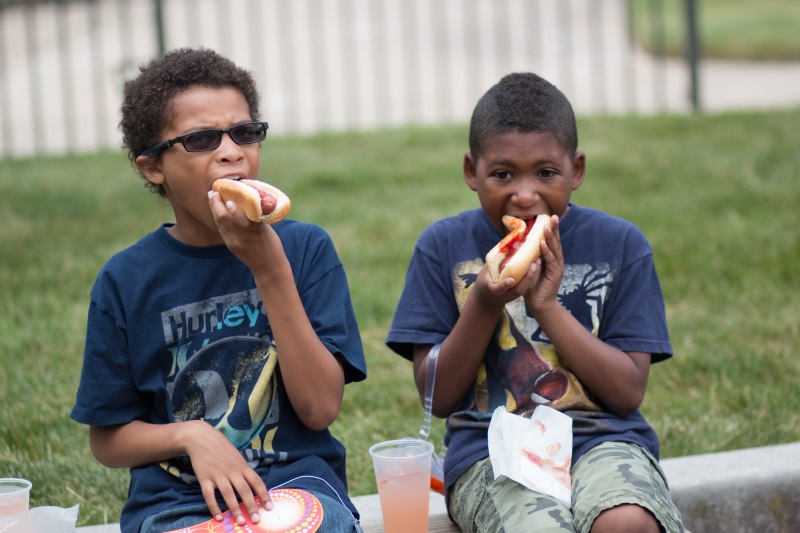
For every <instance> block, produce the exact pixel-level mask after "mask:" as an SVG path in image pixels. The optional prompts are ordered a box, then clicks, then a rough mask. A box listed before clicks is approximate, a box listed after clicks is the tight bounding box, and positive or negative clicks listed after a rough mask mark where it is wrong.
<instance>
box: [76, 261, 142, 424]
mask: <svg viewBox="0 0 800 533" xmlns="http://www.w3.org/2000/svg"><path fill="white" fill-rule="evenodd" d="M113 294H114V291H113V286H112V285H111V283H110V282H109V281H108V279H107V278H105V277H104V276H103V275H102V274H101V275H100V276H99V277H98V280H97V282H96V283H95V286H94V288H93V289H92V293H91V296H92V297H91V302H90V304H89V313H88V318H87V324H88V325H87V333H86V343H85V347H84V362H83V367H82V369H81V380H80V387H79V389H78V394H77V399H76V403H75V406H74V407H73V409H72V413H71V417H72V418H73V419H74V420H75V421H77V422H80V423H82V424H89V425H93V426H108V425H115V424H123V423H126V422H130V421H131V420H135V419H137V418H140V417H143V416H145V415H146V414H147V407H146V402H145V401H144V399H143V398H141V396H140V394H139V392H138V391H137V389H136V387H135V386H134V383H133V378H132V375H131V368H130V364H131V361H130V357H129V354H128V350H127V346H128V339H127V331H126V328H125V325H124V324H122V323H120V322H119V321H117V320H116V319H115V318H114V317H115V316H119V311H112V309H110V306H112V305H113V303H114V301H115V298H113ZM98 300H99V301H98ZM112 391H113V392H112Z"/></svg>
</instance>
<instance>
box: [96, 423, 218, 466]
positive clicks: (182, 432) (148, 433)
mask: <svg viewBox="0 0 800 533" xmlns="http://www.w3.org/2000/svg"><path fill="white" fill-rule="evenodd" d="M196 424H203V425H205V426H208V424H206V423H205V422H202V421H189V422H178V423H172V424H149V423H147V422H142V421H140V420H134V421H133V422H129V423H127V424H122V425H118V426H92V427H91V428H90V429H89V443H90V446H91V449H92V453H93V454H94V456H95V458H96V459H97V460H98V461H99V462H100V463H101V464H103V465H105V466H107V467H109V468H135V467H137V466H144V465H147V464H152V463H157V462H160V461H165V460H167V459H171V458H173V457H178V456H180V455H184V454H186V453H187V445H188V443H189V442H190V440H191V438H192V437H191V436H190V434H191V433H192V432H194V431H196V430H197V429H199V428H196V427H194V426H195V425H196ZM208 428H210V429H213V428H211V426H208Z"/></svg>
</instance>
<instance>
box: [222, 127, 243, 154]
mask: <svg viewBox="0 0 800 533" xmlns="http://www.w3.org/2000/svg"><path fill="white" fill-rule="evenodd" d="M216 155H217V157H218V158H219V159H220V160H222V161H239V160H241V159H242V158H243V157H244V151H243V150H242V147H241V146H239V145H238V144H236V143H235V142H233V139H232V138H231V134H230V133H228V132H225V133H223V134H222V140H221V141H220V143H219V146H218V147H217V152H216Z"/></svg>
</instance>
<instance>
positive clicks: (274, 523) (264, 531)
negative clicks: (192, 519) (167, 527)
mask: <svg viewBox="0 0 800 533" xmlns="http://www.w3.org/2000/svg"><path fill="white" fill-rule="evenodd" d="M269 495H270V497H271V498H272V510H271V511H267V510H266V509H263V508H262V507H261V503H260V502H259V505H258V512H259V514H260V515H261V522H259V523H258V524H254V523H253V522H251V521H250V517H248V516H247V511H246V510H245V508H244V505H243V504H239V506H240V507H241V509H242V515H243V516H244V517H245V520H246V522H245V523H244V524H243V525H241V526H240V525H239V524H237V523H236V519H235V518H234V517H233V515H232V513H231V512H230V511H225V513H224V514H223V515H222V520H221V521H217V520H215V519H213V518H212V519H210V520H207V521H205V522H203V523H202V524H197V525H196V526H191V527H188V528H183V529H176V530H174V531H170V532H169V533H314V532H315V531H317V530H318V529H319V526H320V525H321V524H322V514H323V513H322V504H320V503H319V500H318V499H317V498H316V497H315V496H314V495H313V494H310V493H308V492H306V491H304V490H298V489H274V490H271V491H269Z"/></svg>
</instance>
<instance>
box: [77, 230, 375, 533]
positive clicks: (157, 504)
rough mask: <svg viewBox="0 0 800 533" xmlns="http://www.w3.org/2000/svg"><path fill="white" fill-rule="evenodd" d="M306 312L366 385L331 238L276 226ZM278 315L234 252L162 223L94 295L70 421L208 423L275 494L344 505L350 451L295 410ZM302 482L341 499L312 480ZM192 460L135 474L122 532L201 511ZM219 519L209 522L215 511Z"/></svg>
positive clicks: (119, 257)
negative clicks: (178, 236)
mask: <svg viewBox="0 0 800 533" xmlns="http://www.w3.org/2000/svg"><path fill="white" fill-rule="evenodd" d="M274 228H275V231H276V232H277V233H278V235H279V236H280V239H281V242H282V244H283V248H284V250H285V252H286V255H287V257H288V259H289V263H290V265H291V267H292V272H293V275H294V281H295V283H296V285H297V290H298V292H299V294H300V298H301V300H302V302H303V306H304V308H305V311H306V314H307V315H308V317H309V320H310V321H311V325H312V326H313V328H314V330H315V332H316V333H317V335H318V337H319V338H320V340H321V341H322V343H323V344H324V345H325V346H326V347H327V348H328V349H329V350H330V352H331V354H332V355H331V357H336V358H337V359H339V360H340V361H341V362H342V364H343V365H344V374H345V382H347V383H349V382H353V381H361V380H363V379H365V377H366V363H365V360H364V353H363V348H362V345H361V337H360V335H359V331H358V326H357V324H356V320H355V315H354V313H353V309H352V304H351V301H350V293H349V288H348V284H347V279H346V276H345V272H344V269H343V266H342V264H341V262H340V260H339V257H338V255H337V254H336V251H335V249H334V247H333V243H332V242H331V240H330V238H329V236H328V234H327V233H325V231H324V230H322V229H321V228H319V227H317V226H314V225H311V224H305V223H300V222H296V221H291V220H285V221H283V222H281V223H279V224H277V225H275V226H274ZM278 353H279V350H278V348H277V347H276V345H275V342H274V340H273V335H272V330H271V328H270V321H269V317H267V316H266V314H265V312H264V309H263V303H262V301H261V298H260V296H259V293H258V290H257V289H256V286H255V281H254V279H253V275H252V272H251V271H250V270H249V269H248V268H247V266H245V265H244V264H243V263H242V262H241V261H239V259H237V258H236V257H235V256H234V255H233V254H232V253H231V252H230V251H229V250H228V249H227V247H225V246H224V245H220V246H212V247H202V248H197V247H192V246H188V245H186V244H183V243H181V242H179V241H177V240H175V239H173V238H172V237H171V236H170V235H169V234H168V232H167V231H166V226H162V227H161V228H159V229H158V230H157V231H155V232H153V233H151V234H149V235H147V236H145V237H144V238H143V239H142V240H141V241H139V242H138V243H137V244H135V245H133V246H132V247H130V248H128V249H126V250H124V251H122V252H120V253H118V254H116V255H115V256H114V257H112V258H111V259H110V260H109V261H108V262H107V263H106V265H105V266H104V267H103V269H102V270H101V271H100V273H99V275H98V277H97V280H96V281H95V285H94V287H93V288H92V291H91V302H90V307H89V316H88V327H87V335H86V347H85V352H84V362H83V368H82V374H81V381H80V387H79V390H78V395H77V401H76V404H75V406H74V408H73V410H72V413H71V417H72V418H73V419H74V420H76V421H77V422H80V423H83V424H89V425H93V426H109V425H116V424H125V423H127V422H131V421H133V420H143V421H145V422H149V423H153V424H165V423H170V422H176V421H185V420H197V419H203V420H205V421H206V422H208V423H209V424H211V425H212V426H214V427H215V428H217V429H218V430H219V431H221V432H222V433H224V434H225V436H227V437H228V439H229V440H230V441H231V442H232V443H233V444H234V445H235V446H236V447H237V448H238V449H239V450H240V451H241V453H242V455H243V456H244V457H245V459H246V460H247V461H248V462H249V463H250V464H251V465H252V466H253V467H254V468H255V469H256V471H257V472H258V473H259V474H260V475H261V477H262V479H263V480H264V482H265V483H266V485H267V487H273V486H276V485H278V484H281V483H283V482H285V481H287V480H290V479H293V478H295V477H298V476H316V477H318V478H321V479H323V480H325V482H327V483H328V484H330V485H331V486H332V487H333V488H334V490H335V491H336V492H337V493H338V494H339V496H341V497H342V498H343V500H344V501H345V502H346V504H347V505H348V506H349V508H350V509H351V511H353V512H354V513H356V512H357V511H356V509H355V507H354V506H353V505H352V503H351V502H350V501H349V499H347V477H346V471H345V449H344V446H343V445H342V444H341V443H340V442H339V441H338V440H337V439H335V438H334V437H333V436H332V435H331V433H330V432H329V431H328V430H327V429H326V430H323V431H312V430H311V429H309V428H307V427H306V426H305V425H303V423H302V422H301V421H300V419H299V418H298V416H297V414H296V413H295V411H294V409H293V408H292V405H291V403H290V401H289V398H288V396H287V395H286V391H285V389H284V386H283V380H282V378H281V372H280V364H278V363H277V356H278ZM291 486H293V487H297V488H306V489H311V490H315V491H322V492H323V493H327V494H329V495H330V496H331V497H334V498H335V497H336V495H335V494H334V493H333V492H332V491H331V489H330V488H329V487H328V486H327V485H326V484H325V483H324V482H322V481H319V480H316V479H314V478H312V477H305V478H301V479H299V480H297V481H296V482H293V483H292V484H291ZM203 501H204V500H203V495H202V492H201V491H200V487H199V485H198V484H197V482H196V478H195V476H194V472H193V471H192V468H191V464H190V462H189V460H188V457H186V456H184V457H177V458H174V459H172V460H169V461H164V462H162V463H160V464H152V465H148V466H144V467H141V468H133V469H131V484H130V489H129V496H128V500H127V502H126V504H125V506H124V508H123V510H122V516H121V520H120V521H121V528H122V532H123V533H135V532H137V531H138V530H139V527H140V524H141V522H142V520H144V518H145V517H147V516H149V515H153V514H156V513H159V512H161V511H164V510H166V509H176V508H179V507H182V506H186V505H192V504H196V503H203ZM209 517H210V515H209Z"/></svg>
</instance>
